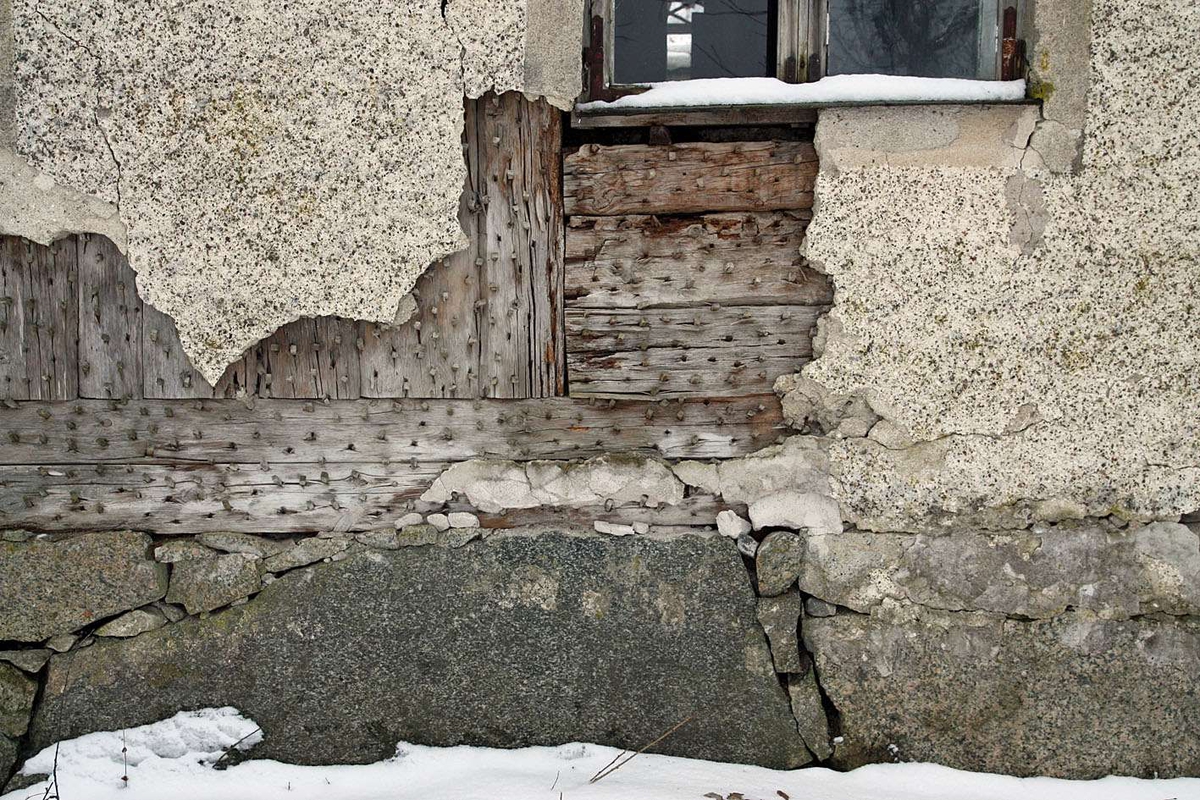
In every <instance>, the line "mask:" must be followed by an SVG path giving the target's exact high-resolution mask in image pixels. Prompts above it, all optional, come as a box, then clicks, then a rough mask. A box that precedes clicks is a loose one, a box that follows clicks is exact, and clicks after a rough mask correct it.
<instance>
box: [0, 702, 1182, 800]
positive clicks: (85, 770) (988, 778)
mask: <svg viewBox="0 0 1200 800" xmlns="http://www.w3.org/2000/svg"><path fill="white" fill-rule="evenodd" d="M257 727H258V726H257V725H255V723H254V722H253V721H251V720H249V719H246V718H245V717H243V716H241V715H240V714H238V712H237V711H235V710H234V709H232V708H220V709H207V710H203V711H187V712H182V713H180V714H176V715H175V716H174V717H171V718H170V719H167V720H163V721H162V722H156V723H154V724H152V725H144V726H142V727H140V728H131V729H129V730H127V731H125V732H124V736H122V733H121V732H119V731H118V732H113V733H93V734H89V735H87V736H81V737H80V738H78V739H72V740H70V741H66V742H63V743H62V744H61V746H60V748H59V754H58V779H59V782H58V796H60V797H62V798H64V799H65V800H74V798H87V800H162V799H163V798H170V800H213V798H220V800H397V799H398V798H421V800H558V798H560V796H561V798H562V799H563V800H618V798H619V799H620V800H696V798H700V797H704V796H706V795H708V796H712V794H716V795H719V796H721V797H726V796H728V795H730V794H731V793H735V792H739V793H741V794H742V795H743V796H744V797H745V798H746V800H777V798H779V797H781V796H784V797H793V798H804V799H805V800H880V798H887V800H1096V798H1109V797H1111V798H1118V797H1119V798H1121V800H1163V798H1168V797H1170V798H1176V800H1200V779H1195V778H1176V779H1173V780H1142V779H1138V778H1105V779H1103V780H1099V781H1064V780H1056V779H1052V778H1012V777H1007V776H1003V775H985V774H980V773H972V772H960V771H958V770H953V769H949V768H947V767H939V766H934V765H930V764H877V765H874V766H869V767H863V768H861V769H857V770H854V771H853V772H848V773H839V772H833V771H832V770H828V769H816V768H813V769H802V770H795V771H790V772H789V771H780V770H770V769H764V768H762V767H751V766H744V765H739V764H717V763H714V762H710V761H694V760H691V759H686V758H672V757H670V756H660V755H654V754H651V753H647V754H644V755H640V756H637V757H636V758H635V759H633V760H632V761H630V762H629V763H628V764H626V765H625V766H623V767H622V768H621V769H619V770H617V771H616V772H613V773H612V774H611V775H609V776H607V777H605V778H604V779H603V780H601V781H599V782H597V783H594V784H589V783H588V781H589V779H590V778H591V777H592V776H593V775H595V774H596V773H597V772H598V771H600V770H601V769H603V768H604V767H605V766H606V765H607V764H609V763H610V762H611V761H612V760H613V759H614V757H615V756H617V755H618V753H619V751H617V750H615V749H613V748H611V747H601V746H598V745H591V744H578V743H574V744H567V745H563V746H561V747H526V748H522V749H520V750H496V749H489V748H482V747H423V746H419V745H411V744H405V743H401V744H399V745H398V746H397V748H396V755H395V756H394V757H393V758H390V759H388V760H386V761H381V762H378V763H376V764H366V765H350V766H326V767H312V766H294V765H290V764H281V763H279V762H277V761H247V762H244V763H242V764H238V765H236V766H232V767H230V768H229V769H227V770H224V771H217V770H213V769H211V767H210V766H209V765H210V764H211V763H212V762H214V761H216V760H217V759H218V758H219V757H220V756H221V754H222V753H223V752H225V750H226V749H228V748H229V747H231V746H233V745H234V743H236V742H238V741H239V740H240V739H242V738H243V737H249V738H247V739H246V740H245V742H243V743H242V745H241V747H248V746H250V745H251V744H253V743H256V742H257V741H258V740H259V739H261V734H258V733H256V731H257ZM122 743H124V744H125V745H126V746H127V747H128V748H129V753H128V757H129V758H128V760H129V782H128V785H125V784H124V782H123V781H122V780H121V777H122V775H123V774H124V768H123V766H122V757H121V747H122ZM53 762H54V747H53V746H51V747H49V748H47V749H45V750H43V751H42V752H40V753H38V754H37V755H36V756H34V757H33V758H32V759H30V760H29V762H28V763H27V764H26V765H25V767H24V768H23V769H22V770H21V774H23V775H31V774H38V773H44V772H48V771H49V770H50V769H51V768H52V766H53ZM45 789H46V784H45V783H42V784H39V785H36V786H31V787H28V788H26V789H22V790H19V791H15V792H10V793H9V794H7V795H5V796H4V797H3V798H0V800H23V799H24V798H28V797H34V798H40V797H42V796H43V794H44V792H45Z"/></svg>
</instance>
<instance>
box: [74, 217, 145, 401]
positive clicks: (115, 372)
mask: <svg viewBox="0 0 1200 800" xmlns="http://www.w3.org/2000/svg"><path fill="white" fill-rule="evenodd" d="M78 242H79V396H80V397H92V398H113V399H120V398H127V397H141V396H142V301H141V298H139V297H138V294H137V286H136V283H135V274H134V271H133V269H132V268H130V266H129V261H128V260H127V259H126V258H125V256H123V255H121V251H120V250H118V249H117V246H116V245H115V244H113V243H112V242H111V241H109V240H108V238H106V237H104V236H98V235H95V234H81V235H80V236H79V237H78Z"/></svg>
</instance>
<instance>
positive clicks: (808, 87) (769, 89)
mask: <svg viewBox="0 0 1200 800" xmlns="http://www.w3.org/2000/svg"><path fill="white" fill-rule="evenodd" d="M1024 97H1025V81H971V80H962V79H959V78H911V77H906V76H903V75H831V76H829V77H827V78H822V79H821V80H819V81H815V82H813V83H784V82H783V81H781V80H778V79H776V78H698V79H695V80H690V81H665V82H663V83H652V84H650V89H649V90H648V91H645V92H642V93H641V94H630V95H625V96H624V97H620V98H617V99H616V100H614V101H612V102H611V103H604V102H599V101H597V102H591V103H580V104H579V105H578V106H576V108H577V109H578V110H579V111H613V110H620V109H637V108H678V107H681V106H731V105H743V106H749V105H789V104H796V105H826V104H836V103H977V102H1003V101H1014V100H1022V99H1024Z"/></svg>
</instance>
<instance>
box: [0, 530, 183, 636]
mask: <svg viewBox="0 0 1200 800" xmlns="http://www.w3.org/2000/svg"><path fill="white" fill-rule="evenodd" d="M150 547H151V540H150V537H149V536H147V535H145V534H142V533H133V532H130V531H123V532H122V531H117V532H112V533H85V534H77V535H74V536H61V535H59V536H46V537H34V538H31V539H28V540H27V541H23V542H0V640H4V639H7V640H9V641H18V642H40V641H43V640H45V639H48V638H50V637H51V636H54V635H55V634H59V633H67V632H70V631H74V630H78V629H79V628H82V627H83V626H85V625H87V624H89V623H91V622H94V621H96V620H99V619H104V618H105V617H110V616H113V615H114V614H119V613H120V612H122V611H128V610H129V609H132V608H137V607H139V606H143V605H146V604H147V603H152V602H154V601H155V600H159V599H161V598H162V597H163V595H165V594H166V593H167V568H166V566H165V565H163V564H158V563H155V561H154V559H153V557H152V556H151V553H150Z"/></svg>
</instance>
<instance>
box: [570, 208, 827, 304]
mask: <svg viewBox="0 0 1200 800" xmlns="http://www.w3.org/2000/svg"><path fill="white" fill-rule="evenodd" d="M811 217H812V214H811V213H810V212H808V211H798V212H797V211H776V212H768V213H740V214H739V213H731V214H706V215H704V216H702V217H657V216H647V215H637V216H624V217H572V218H571V220H570V226H569V227H568V229H567V267H566V283H567V288H566V296H567V305H568V306H570V307H572V308H647V307H656V308H657V307H674V306H686V305H697V304H708V303H722V304H727V305H789V304H795V305H827V304H829V303H831V302H833V287H832V285H831V284H830V282H829V279H828V278H826V277H825V276H824V275H822V274H820V273H819V272H817V271H816V270H814V269H812V268H811V267H809V266H808V264H807V262H806V261H805V260H804V258H803V257H802V256H801V255H800V247H801V245H802V244H803V241H804V231H805V228H807V227H808V221H809V219H810V218H811Z"/></svg>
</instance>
